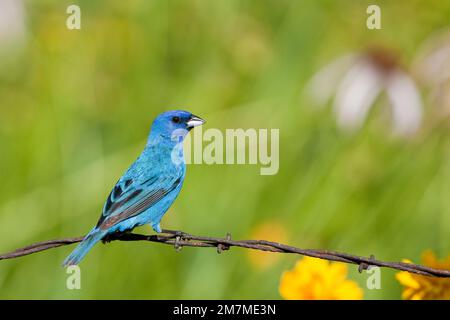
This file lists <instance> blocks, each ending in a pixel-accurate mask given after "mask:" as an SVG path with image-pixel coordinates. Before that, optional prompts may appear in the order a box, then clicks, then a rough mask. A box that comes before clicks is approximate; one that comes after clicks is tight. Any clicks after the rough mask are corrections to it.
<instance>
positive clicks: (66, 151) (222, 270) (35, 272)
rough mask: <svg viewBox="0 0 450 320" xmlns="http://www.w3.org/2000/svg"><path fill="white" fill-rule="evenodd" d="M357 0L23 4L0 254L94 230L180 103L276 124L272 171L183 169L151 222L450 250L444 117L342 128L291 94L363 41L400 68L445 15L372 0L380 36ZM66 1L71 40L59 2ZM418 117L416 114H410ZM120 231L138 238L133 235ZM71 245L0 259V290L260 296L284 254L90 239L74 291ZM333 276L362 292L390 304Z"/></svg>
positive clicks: (414, 250)
mask: <svg viewBox="0 0 450 320" xmlns="http://www.w3.org/2000/svg"><path fill="white" fill-rule="evenodd" d="M372 3H373V1H357V0H354V1H332V0H329V1H328V0H327V1H316V0H308V1H286V0H284V1H280V0H266V1H255V0H253V1H248V0H247V1H245V0H244V1H243V0H240V1H237V0H227V1H224V0H223V1H208V0H196V1H194V0H184V1H181V0H180V1H173V0H169V1H168V0H158V1H156V0H151V1H148V0H141V1H138V0H133V1H120V0H117V1H87V0H86V1H65V0H64V1H25V2H24V4H23V5H24V10H25V30H22V31H23V39H22V40H21V44H20V45H16V46H15V47H14V49H8V50H2V51H1V55H0V101H1V103H0V146H1V158H0V180H1V181H2V187H1V192H0V252H6V251H9V250H12V249H15V248H17V247H20V246H23V245H27V244H29V243H32V242H36V241H41V240H46V239H51V238H59V237H67V236H78V235H82V234H84V233H86V232H87V231H88V230H89V229H90V228H91V227H92V226H93V225H94V224H95V223H96V221H97V219H98V217H99V215H100V211H101V208H102V205H103V202H104V200H105V198H106V196H107V195H108V193H109V191H110V189H111V187H112V186H113V184H114V183H115V181H116V180H117V178H118V177H119V176H120V175H121V174H122V173H123V171H124V170H125V169H126V168H127V167H128V165H129V164H130V163H131V162H132V161H133V160H134V159H135V157H136V156H137V154H138V153H139V152H140V150H141V148H142V147H143V145H144V143H145V139H146V136H147V133H148V130H149V127H150V123H151V121H152V120H153V118H154V117H155V116H156V115H157V114H158V113H160V112H162V111H165V110H170V109H174V108H178V107H183V108H186V109H188V110H190V111H191V112H193V113H195V114H197V115H200V116H202V117H203V118H205V119H207V121H208V122H207V124H206V125H205V128H204V130H205V129H207V128H219V129H225V128H279V129H280V170H279V172H278V174H277V175H274V176H261V175H259V166H255V165H206V164H203V165H189V166H188V168H187V170H188V172H187V178H186V181H185V184H184V187H183V190H182V192H181V194H180V196H179V198H178V199H177V201H176V202H175V204H174V206H173V207H172V208H171V209H170V210H169V212H168V214H167V215H166V216H165V218H164V219H163V221H162V226H163V228H167V229H177V230H184V231H186V232H190V233H193V234H199V235H210V236H224V235H225V234H226V233H227V232H230V233H231V234H232V236H233V238H234V239H243V238H257V237H259V238H262V237H264V238H267V239H273V240H279V241H283V242H286V243H289V244H292V245H296V246H300V247H312V248H325V249H333V250H340V251H345V252H349V253H354V254H359V255H365V256H369V255H370V254H375V256H376V257H377V258H379V259H384V260H400V259H403V258H409V259H411V260H413V261H415V262H420V255H421V253H422V252H423V251H425V250H426V249H432V250H433V251H434V252H435V253H436V254H437V255H438V256H439V257H443V256H445V255H446V254H448V253H449V252H450V214H449V213H450V197H449V194H450V183H449V181H450V161H449V160H450V149H449V147H450V142H449V139H448V136H449V135H448V134H449V127H448V125H445V124H442V122H445V121H442V122H439V123H438V124H437V125H433V126H431V125H426V121H427V117H425V120H424V122H425V125H424V127H425V128H424V129H422V131H421V133H419V135H418V136H417V137H415V138H413V139H407V140H405V139H398V138H393V137H392V135H391V134H390V133H389V130H388V129H389V127H388V124H386V123H385V122H383V121H381V120H380V118H379V117H378V116H377V112H374V113H373V114H371V115H370V118H369V120H368V121H367V123H366V125H365V126H364V128H363V129H362V130H360V131H358V132H356V133H355V134H346V133H344V132H342V131H341V130H339V129H338V128H337V126H336V121H335V116H334V114H333V112H332V111H331V108H325V109H320V110H317V109H316V108H314V107H312V106H311V101H310V100H309V99H308V98H306V97H305V95H304V94H302V92H303V88H304V87H305V85H306V84H307V82H308V80H309V79H310V78H311V77H312V76H313V75H314V73H315V72H316V71H317V70H319V69H320V68H321V67H322V66H323V65H325V64H327V63H329V62H330V61H332V60H334V59H335V58H336V57H338V56H341V55H343V54H345V53H348V52H354V51H359V50H364V49H365V48H366V47H368V46H370V45H373V44H374V43H380V44H382V45H383V46H386V47H390V48H392V49H394V50H395V51H396V52H398V54H399V56H400V58H401V61H402V63H404V64H405V65H408V64H409V63H410V61H411V59H412V58H413V57H414V56H415V54H416V51H417V49H418V47H419V45H420V43H422V41H423V40H424V39H426V38H427V37H428V36H429V35H430V34H431V33H432V32H433V31H434V30H438V29H441V28H443V27H445V26H446V25H447V24H448V22H449V17H450V3H449V2H445V1H438V0H433V1H395V2H394V1H378V2H377V3H378V4H379V5H380V6H381V8H382V30H372V31H371V30H368V29H367V28H366V18H367V14H366V8H367V6H368V5H369V4H372ZM70 4H78V5H79V6H80V7H81V27H82V28H81V30H68V29H67V28H66V19H67V17H68V14H67V13H66V8H67V6H68V5H70ZM425 107H426V108H425V114H426V115H427V114H428V113H429V110H430V109H432V108H434V106H433V105H430V104H426V105H425ZM137 231H140V232H147V233H149V232H153V231H151V229H150V227H142V228H139V229H138V230H137ZM72 249H73V246H67V247H62V248H58V249H53V250H49V251H45V252H42V253H39V254H35V255H31V256H27V257H23V258H19V259H13V260H5V261H1V262H0V298H3V299H13V298H33V299H42V298H44V299H48V298H49V299H58V298H62V299H69V298H77V299H78V298H81V299H88V298H113V299H132V298H144V299H178V298H184V299H195V298H206V299H216V298H217V299H221V298H227V299H249V298H255V299H278V298H280V296H279V293H278V285H279V279H280V276H281V274H282V272H283V271H284V270H288V269H291V268H292V267H293V266H294V263H295V261H296V260H297V259H299V257H298V256H293V255H277V256H276V257H274V256H275V254H272V255H271V256H267V255H254V254H249V252H247V251H246V250H243V249H239V248H233V249H231V250H230V251H228V252H226V253H224V254H221V255H218V254H217V253H216V251H215V250H214V249H194V248H184V249H183V250H182V251H181V252H176V251H175V250H174V249H172V248H171V247H168V246H164V245H161V244H154V243H144V242H133V243H131V242H126V243H125V242H114V243H112V244H109V245H102V244H99V245H97V246H96V247H95V248H94V249H93V250H92V251H91V252H90V254H89V255H88V256H87V258H86V259H85V260H84V261H83V263H82V264H81V272H82V288H81V290H67V289H66V278H67V276H68V275H67V274H66V273H65V270H64V269H63V268H62V267H61V262H62V260H63V259H64V257H65V256H66V255H67V254H69V252H70V251H71V250H72ZM356 269H357V267H355V266H350V267H349V270H350V274H349V277H350V278H351V279H353V280H355V281H357V282H358V283H359V284H360V285H361V286H362V287H363V288H364V290H365V298H366V299H373V298H382V299H398V298H400V293H401V287H400V285H399V284H398V283H397V282H396V280H395V278H394V276H395V272H394V271H390V270H383V271H382V288H381V290H368V289H366V287H365V282H366V279H367V275H365V274H361V275H360V274H358V273H357V270H356Z"/></svg>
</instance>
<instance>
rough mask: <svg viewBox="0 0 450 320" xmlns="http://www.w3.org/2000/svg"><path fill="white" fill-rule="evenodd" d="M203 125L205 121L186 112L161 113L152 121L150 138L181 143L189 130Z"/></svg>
mask: <svg viewBox="0 0 450 320" xmlns="http://www.w3.org/2000/svg"><path fill="white" fill-rule="evenodd" d="M203 123H205V120H203V119H202V118H200V117H197V116H195V115H193V114H192V113H190V112H188V111H183V110H174V111H167V112H163V113H161V114H160V115H159V116H157V117H156V118H155V120H154V121H153V124H152V129H151V133H150V138H166V139H171V140H172V141H176V142H181V141H183V139H184V137H185V136H186V135H187V134H188V133H189V131H190V130H191V129H193V128H194V127H197V126H200V125H202V124H203Z"/></svg>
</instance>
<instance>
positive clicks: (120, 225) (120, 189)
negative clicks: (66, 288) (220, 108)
mask: <svg viewBox="0 0 450 320" xmlns="http://www.w3.org/2000/svg"><path fill="white" fill-rule="evenodd" d="M204 122H205V121H204V120H203V119H201V118H199V117H197V116H195V115H193V114H191V113H190V112H187V111H182V110H176V111H168V112H164V113H162V114H160V115H159V116H158V117H157V118H156V119H155V120H154V121H153V124H152V127H151V130H150V134H149V137H148V140H147V144H146V146H145V148H144V151H143V152H142V153H141V155H140V156H139V157H138V158H137V160H136V161H135V162H134V163H133V164H132V165H131V166H130V167H129V168H128V170H127V171H126V172H125V174H124V175H123V176H122V177H121V178H120V179H119V181H117V183H116V185H115V186H114V188H113V189H112V191H111V193H110V195H109V197H108V198H107V199H106V202H105V204H104V206H103V210H102V214H101V216H100V219H99V220H98V223H97V225H96V226H95V227H94V228H93V229H92V230H91V232H89V233H88V234H87V235H86V236H85V238H84V239H83V241H82V242H81V243H80V244H79V245H78V247H77V248H75V250H74V251H73V252H72V253H71V254H70V255H69V256H68V257H67V258H66V260H64V262H63V266H68V265H76V264H78V263H79V262H80V261H81V259H83V257H84V256H85V255H86V254H87V253H88V251H89V250H90V249H91V248H92V247H93V246H94V244H96V243H97V242H98V241H99V240H101V239H103V238H105V237H107V236H108V235H111V234H113V233H122V232H127V231H131V230H132V229H133V228H134V227H136V226H140V225H144V224H150V225H151V226H152V228H153V230H155V231H156V232H161V227H160V221H161V218H162V217H163V215H164V214H165V213H166V211H167V210H168V209H169V207H170V206H171V205H172V203H173V202H174V200H175V198H176V197H177V196H178V194H179V192H180V190H181V186H182V184H183V181H184V177H185V173H186V165H185V162H184V157H183V144H182V142H183V140H184V138H185V137H186V135H187V134H188V133H189V131H190V130H191V129H192V128H194V127H196V126H199V125H202V124H203V123H204Z"/></svg>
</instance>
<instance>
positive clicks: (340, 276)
mask: <svg viewBox="0 0 450 320" xmlns="http://www.w3.org/2000/svg"><path fill="white" fill-rule="evenodd" d="M279 290H280V294H281V296H282V297H283V298H284V299H288V300H361V299H362V298H363V290H362V289H361V288H360V287H359V286H358V285H357V283H356V282H354V281H351V280H348V279H347V265H346V264H344V263H340V262H331V263H330V262H328V261H326V260H322V259H317V258H310V257H305V258H303V259H302V260H299V261H298V262H297V264H296V265H295V268H294V269H293V270H290V271H286V272H284V273H283V275H282V276H281V281H280V289H279Z"/></svg>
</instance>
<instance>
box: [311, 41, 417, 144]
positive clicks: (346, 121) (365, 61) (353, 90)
mask: <svg viewBox="0 0 450 320" xmlns="http://www.w3.org/2000/svg"><path fill="white" fill-rule="evenodd" d="M307 90H308V91H309V93H310V94H311V95H312V97H313V99H314V100H315V101H316V102H317V103H318V104H320V105H325V104H326V103H327V102H328V101H329V100H330V99H331V98H332V96H333V95H334V99H333V109H334V111H335V113H336V117H337V122H338V125H339V126H340V127H342V128H345V129H350V130H355V129H358V128H360V127H361V126H362V125H363V124H364V121H365V120H366V118H367V115H368V113H369V111H370V108H371V107H372V106H373V105H374V104H375V101H376V99H377V98H378V97H379V96H380V94H381V93H382V92H385V93H386V95H387V98H388V101H389V105H390V106H391V110H392V113H391V114H392V119H393V127H394V132H395V133H397V134H399V135H403V136H407V135H412V134H414V133H415V132H416V131H417V130H418V129H419V127H420V125H421V121H422V101H421V98H420V94H419V92H418V90H417V88H416V85H415V84H414V81H413V80H412V79H411V77H410V76H409V75H408V73H407V72H406V71H404V70H403V69H402V68H401V67H400V66H399V65H398V63H397V60H396V57H395V56H394V55H393V54H392V53H391V52H388V51H385V50H380V49H373V50H371V51H369V52H368V53H365V54H350V55H346V56H344V57H341V58H339V59H337V60H335V61H334V62H332V63H331V64H329V65H327V66H325V67H324V68H323V69H322V70H320V71H319V72H318V73H317V74H316V75H315V76H314V77H313V78H312V80H311V81H310V83H309V84H308V86H307Z"/></svg>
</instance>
